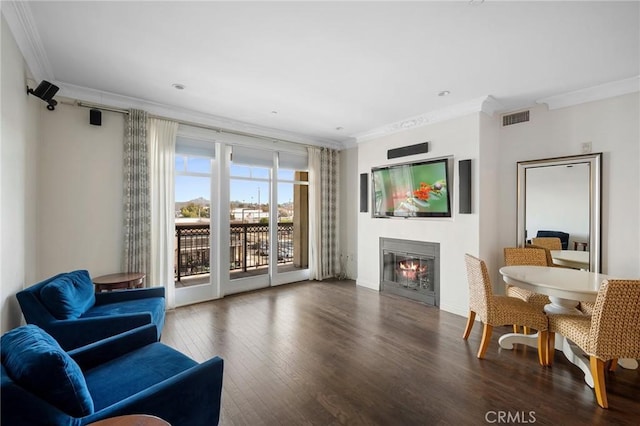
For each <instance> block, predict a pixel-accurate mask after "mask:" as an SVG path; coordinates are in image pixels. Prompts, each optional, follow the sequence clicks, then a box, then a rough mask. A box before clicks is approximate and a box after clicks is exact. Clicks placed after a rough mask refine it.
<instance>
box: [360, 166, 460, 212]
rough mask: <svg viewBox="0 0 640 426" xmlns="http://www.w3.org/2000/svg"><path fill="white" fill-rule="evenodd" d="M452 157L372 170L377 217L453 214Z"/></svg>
mask: <svg viewBox="0 0 640 426" xmlns="http://www.w3.org/2000/svg"><path fill="white" fill-rule="evenodd" d="M448 162H449V160H448V159H446V158H444V159H439V160H431V161H424V162H419V163H409V164H398V165H393V166H389V167H379V168H374V169H372V170H371V175H372V180H373V197H372V198H373V213H372V214H373V216H374V217H451V200H450V191H449V185H448V183H449V167H448Z"/></svg>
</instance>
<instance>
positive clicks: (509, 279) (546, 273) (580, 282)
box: [500, 266, 613, 302]
mask: <svg viewBox="0 0 640 426" xmlns="http://www.w3.org/2000/svg"><path fill="white" fill-rule="evenodd" d="M500 274H502V276H503V278H504V281H505V282H506V283H507V284H511V285H515V286H517V287H522V288H525V289H527V290H531V291H535V292H536V293H541V294H546V295H547V296H555V297H559V298H563V299H569V300H583V301H586V302H595V300H596V296H597V295H598V289H599V288H600V284H602V281H604V280H606V279H612V278H613V277H611V276H609V275H603V274H595V273H593V272H589V271H582V270H577V269H567V268H555V267H549V266H504V267H502V268H500Z"/></svg>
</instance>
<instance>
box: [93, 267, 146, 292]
mask: <svg viewBox="0 0 640 426" xmlns="http://www.w3.org/2000/svg"><path fill="white" fill-rule="evenodd" d="M144 277H145V274H143V273H142V272H121V273H118V274H110V275H102V276H100V277H96V278H94V279H93V283H94V284H95V285H96V293H100V292H101V291H111V290H122V289H129V288H139V287H142V282H143V281H144Z"/></svg>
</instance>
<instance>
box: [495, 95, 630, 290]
mask: <svg viewBox="0 0 640 426" xmlns="http://www.w3.org/2000/svg"><path fill="white" fill-rule="evenodd" d="M639 105H640V100H639V95H638V93H637V92H636V93H633V94H629V95H624V96H617V97H614V98H610V99H605V100H601V101H595V102H589V103H585V104H582V105H577V106H572V107H567V108H561V109H557V110H552V111H548V110H547V108H546V106H538V107H536V108H532V109H531V114H530V118H531V121H530V122H528V123H520V124H516V125H513V126H508V127H503V128H501V129H500V154H501V155H500V164H499V171H500V176H501V179H500V182H499V187H498V190H499V193H500V194H501V196H500V203H501V205H502V206H503V207H504V208H503V209H502V210H500V212H499V216H500V220H499V223H500V232H499V235H498V238H499V241H500V245H501V246H508V245H514V244H515V243H516V215H515V212H516V162H518V161H525V160H534V159H540V158H550V157H561V156H566V155H577V154H580V153H581V144H582V143H583V142H591V143H592V146H593V152H602V153H603V165H602V167H603V173H602V181H603V185H602V196H603V197H602V198H603V206H602V253H603V257H602V272H603V273H605V274H612V275H617V276H620V277H634V278H638V277H640V238H639V236H640V224H639V223H640V189H639V188H640V132H639V128H640V123H639V121H640V108H639Z"/></svg>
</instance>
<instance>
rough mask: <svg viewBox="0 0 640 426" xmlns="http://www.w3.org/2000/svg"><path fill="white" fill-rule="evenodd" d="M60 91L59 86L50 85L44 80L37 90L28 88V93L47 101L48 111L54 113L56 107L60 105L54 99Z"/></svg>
mask: <svg viewBox="0 0 640 426" xmlns="http://www.w3.org/2000/svg"><path fill="white" fill-rule="evenodd" d="M58 90H60V88H59V87H58V86H56V85H55V84H51V83H49V82H48V81H47V80H42V82H41V83H40V84H38V87H36V89H35V90H34V89H30V88H29V86H27V93H29V94H31V95H33V96H35V97H37V98H40V99H42V100H43V101H45V102H46V103H47V104H48V105H47V109H48V110H49V111H53V110H54V109H56V105H58V102H57V101H56V100H55V99H53V97H54V96H55V95H56V93H58Z"/></svg>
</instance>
